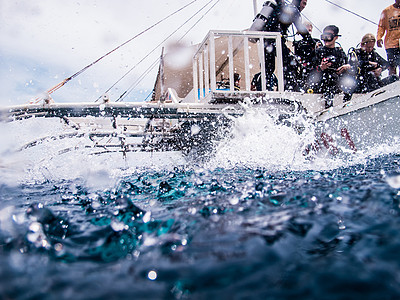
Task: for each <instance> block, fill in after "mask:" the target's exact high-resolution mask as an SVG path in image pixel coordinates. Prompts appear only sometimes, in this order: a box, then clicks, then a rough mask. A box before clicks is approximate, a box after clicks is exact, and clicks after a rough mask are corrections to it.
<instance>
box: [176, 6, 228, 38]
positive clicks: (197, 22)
mask: <svg viewBox="0 0 400 300" xmlns="http://www.w3.org/2000/svg"><path fill="white" fill-rule="evenodd" d="M219 1H221V0H217V2H215V3H214V5H213V6H211V7H210V8H209V9H208V10H207V11H206V12H205V13H204V14H203V15H202V16H201V17H200V19H198V20H197V21H196V23H194V24H193V25H192V27H190V28H189V29H188V30H187V31H186V32H185V34H184V35H183V36H182V37H181V38H180V39H179V40H178V42H180V41H181V40H182V39H183V38H184V37H185V36H186V35H187V34H188V33H189V32H190V31H191V30H192V29H193V28H194V27H195V26H196V25H197V24H199V22H200V21H201V20H202V19H203V18H204V17H205V16H206V15H207V14H208V13H209V12H210V11H211V10H212V9H213V8H214V6H215V5H217V4H218V3H219ZM207 5H208V3H207Z"/></svg>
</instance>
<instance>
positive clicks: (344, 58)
mask: <svg viewBox="0 0 400 300" xmlns="http://www.w3.org/2000/svg"><path fill="white" fill-rule="evenodd" d="M340 60H341V62H342V65H341V66H340V67H339V68H338V69H337V70H336V72H337V73H338V74H342V73H344V72H346V71H348V70H350V68H351V66H350V65H349V63H348V59H347V56H346V53H344V51H343V49H340Z"/></svg>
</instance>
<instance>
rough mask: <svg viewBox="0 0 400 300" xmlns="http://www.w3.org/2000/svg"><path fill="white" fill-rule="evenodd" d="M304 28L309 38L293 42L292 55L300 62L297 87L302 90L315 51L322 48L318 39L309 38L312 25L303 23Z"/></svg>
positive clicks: (309, 71)
mask: <svg viewBox="0 0 400 300" xmlns="http://www.w3.org/2000/svg"><path fill="white" fill-rule="evenodd" d="M304 26H305V27H306V28H307V31H308V32H309V33H310V36H308V35H307V36H306V38H302V39H300V40H298V41H294V42H293V48H294V53H295V55H296V58H297V60H298V61H299V62H300V66H299V69H300V71H299V78H298V82H299V86H300V87H303V88H304V86H305V83H306V81H307V78H308V76H309V75H310V73H311V71H312V69H313V61H314V58H315V49H316V48H319V47H322V46H323V45H322V43H321V41H320V40H319V39H317V38H310V37H311V34H312V30H313V25H312V24H311V23H310V22H305V23H304ZM300 90H301V88H300Z"/></svg>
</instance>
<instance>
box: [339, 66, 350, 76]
mask: <svg viewBox="0 0 400 300" xmlns="http://www.w3.org/2000/svg"><path fill="white" fill-rule="evenodd" d="M350 68H351V66H350V65H349V64H347V65H343V66H340V67H339V68H338V69H337V70H336V72H337V73H338V74H342V73H343V72H346V71H347V70H350Z"/></svg>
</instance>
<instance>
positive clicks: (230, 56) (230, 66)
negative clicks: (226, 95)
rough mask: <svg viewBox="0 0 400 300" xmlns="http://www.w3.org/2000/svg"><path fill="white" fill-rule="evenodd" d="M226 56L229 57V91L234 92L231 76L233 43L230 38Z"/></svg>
mask: <svg viewBox="0 0 400 300" xmlns="http://www.w3.org/2000/svg"><path fill="white" fill-rule="evenodd" d="M228 55H229V86H230V90H231V91H234V90H235V79H234V75H233V41H232V36H231V35H229V37H228Z"/></svg>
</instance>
